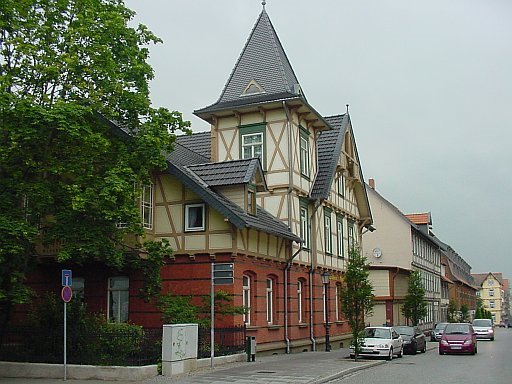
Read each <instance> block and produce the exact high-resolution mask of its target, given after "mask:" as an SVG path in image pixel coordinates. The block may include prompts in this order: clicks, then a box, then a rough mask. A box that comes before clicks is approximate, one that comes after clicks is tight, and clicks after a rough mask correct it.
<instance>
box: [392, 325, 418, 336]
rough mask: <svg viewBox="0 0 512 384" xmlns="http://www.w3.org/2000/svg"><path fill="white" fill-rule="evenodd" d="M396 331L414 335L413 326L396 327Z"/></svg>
mask: <svg viewBox="0 0 512 384" xmlns="http://www.w3.org/2000/svg"><path fill="white" fill-rule="evenodd" d="M395 331H397V332H398V333H399V334H401V335H406V336H414V328H413V327H395Z"/></svg>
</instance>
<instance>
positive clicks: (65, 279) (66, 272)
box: [62, 269, 73, 287]
mask: <svg viewBox="0 0 512 384" xmlns="http://www.w3.org/2000/svg"><path fill="white" fill-rule="evenodd" d="M72 283H73V279H72V273H71V269H63V270H62V286H63V287H71V285H73V284H72Z"/></svg>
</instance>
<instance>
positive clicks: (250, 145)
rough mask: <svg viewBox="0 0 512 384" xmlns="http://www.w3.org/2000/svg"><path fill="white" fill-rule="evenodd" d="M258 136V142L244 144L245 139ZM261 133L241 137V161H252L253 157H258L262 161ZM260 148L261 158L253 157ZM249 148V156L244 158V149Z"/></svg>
mask: <svg viewBox="0 0 512 384" xmlns="http://www.w3.org/2000/svg"><path fill="white" fill-rule="evenodd" d="M254 136H259V137H260V141H259V142H251V143H247V144H246V143H245V139H246V138H248V137H254ZM263 139H264V138H263V132H256V133H246V134H243V135H242V159H252V158H254V157H258V158H260V159H261V160H262V161H263ZM257 147H260V148H261V149H260V152H261V156H257V155H255V152H256V150H255V149H256V148H257ZM246 148H250V149H251V154H250V156H245V149H246Z"/></svg>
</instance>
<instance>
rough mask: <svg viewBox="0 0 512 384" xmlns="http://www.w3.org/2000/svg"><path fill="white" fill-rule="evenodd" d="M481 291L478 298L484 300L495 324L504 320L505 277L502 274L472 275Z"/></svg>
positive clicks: (483, 302) (484, 304)
mask: <svg viewBox="0 0 512 384" xmlns="http://www.w3.org/2000/svg"><path fill="white" fill-rule="evenodd" d="M472 275H473V278H474V279H475V283H476V285H477V287H479V290H478V292H477V296H478V297H479V298H480V299H481V300H482V304H483V306H484V308H485V309H486V310H487V311H489V312H491V315H492V319H493V321H494V324H497V325H498V324H500V323H501V322H502V320H503V313H502V311H503V300H504V294H503V276H502V274H501V273H496V272H489V273H472Z"/></svg>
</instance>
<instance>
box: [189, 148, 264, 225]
mask: <svg viewBox="0 0 512 384" xmlns="http://www.w3.org/2000/svg"><path fill="white" fill-rule="evenodd" d="M188 169H189V170H190V171H192V172H193V173H194V174H195V175H197V176H198V177H199V178H200V179H201V180H202V181H203V182H204V183H205V184H206V185H207V186H208V187H209V188H211V189H212V190H213V191H215V192H216V193H218V194H220V195H222V196H224V197H225V198H226V199H228V200H230V201H231V202H233V203H235V204H237V205H238V206H239V207H241V208H243V209H244V210H245V211H246V212H247V213H249V214H251V215H255V214H256V193H257V192H265V191H267V185H266V183H265V178H264V176H263V170H262V168H261V163H260V161H259V159H254V158H253V159H247V160H235V161H224V162H222V163H205V164H196V165H191V166H189V167H188Z"/></svg>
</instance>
